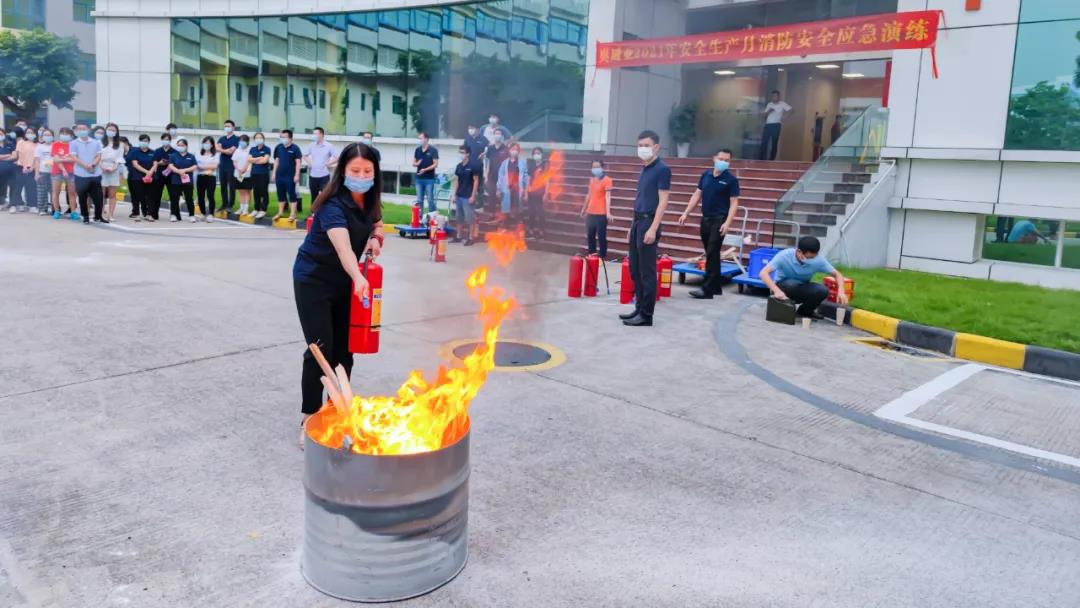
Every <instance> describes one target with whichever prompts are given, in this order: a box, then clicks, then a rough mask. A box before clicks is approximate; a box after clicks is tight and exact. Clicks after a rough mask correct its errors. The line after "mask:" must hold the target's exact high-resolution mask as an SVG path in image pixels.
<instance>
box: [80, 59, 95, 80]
mask: <svg viewBox="0 0 1080 608" xmlns="http://www.w3.org/2000/svg"><path fill="white" fill-rule="evenodd" d="M79 80H88V81H90V82H93V81H95V80H97V60H96V59H95V58H94V55H93V54H92V53H83V52H80V53H79Z"/></svg>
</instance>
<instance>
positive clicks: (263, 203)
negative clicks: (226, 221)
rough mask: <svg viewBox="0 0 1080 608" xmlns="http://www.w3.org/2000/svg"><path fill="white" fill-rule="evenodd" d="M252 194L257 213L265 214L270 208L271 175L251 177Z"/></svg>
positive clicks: (263, 174)
mask: <svg viewBox="0 0 1080 608" xmlns="http://www.w3.org/2000/svg"><path fill="white" fill-rule="evenodd" d="M251 193H252V196H253V197H254V198H255V211H263V212H265V211H266V210H267V209H269V208H270V174H268V173H262V174H254V175H252V176H251Z"/></svg>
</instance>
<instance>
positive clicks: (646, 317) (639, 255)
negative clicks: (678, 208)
mask: <svg viewBox="0 0 1080 608" xmlns="http://www.w3.org/2000/svg"><path fill="white" fill-rule="evenodd" d="M637 155H638V158H640V159H641V162H642V163H644V165H645V166H643V167H642V168H641V175H640V176H639V177H638V187H637V196H636V197H635V198H634V222H633V223H632V224H630V239H629V245H630V276H631V277H633V279H634V310H633V312H630V313H627V314H622V315H619V318H620V319H622V320H623V325H629V326H631V327H648V326H651V325H652V324H653V308H654V307H655V306H656V248H657V246H658V245H659V242H660V222H661V220H662V219H663V217H664V211H665V210H667V204H668V195H670V194H671V169H670V168H668V166H667V165H666V164H664V161H662V160H660V136H659V135H657V134H656V132H655V131H649V130H645V131H642V132H641V135H638V142H637Z"/></svg>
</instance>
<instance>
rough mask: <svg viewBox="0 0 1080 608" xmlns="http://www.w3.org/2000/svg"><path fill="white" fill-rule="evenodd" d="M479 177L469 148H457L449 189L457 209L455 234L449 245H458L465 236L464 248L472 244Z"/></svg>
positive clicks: (462, 146) (463, 146)
mask: <svg viewBox="0 0 1080 608" xmlns="http://www.w3.org/2000/svg"><path fill="white" fill-rule="evenodd" d="M479 186H480V176H479V175H477V174H476V171H474V170H473V164H472V159H470V158H469V148H468V147H467V146H465V145H464V144H462V145H461V146H460V147H458V164H457V166H456V167H454V179H453V182H452V183H451V185H450V187H451V189H452V191H453V193H454V204H455V205H456V207H457V224H458V226H457V232H456V233H455V234H454V238H453V239H451V240H450V242H451V243H460V242H461V235H463V234H464V235H465V246H466V247H469V246H470V245H472V244H473V224H474V221H475V218H476V213H475V212H474V211H473V205H474V204H475V203H476V193H477V192H478V191H479V190H480V188H479Z"/></svg>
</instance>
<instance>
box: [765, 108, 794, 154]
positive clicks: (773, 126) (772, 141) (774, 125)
mask: <svg viewBox="0 0 1080 608" xmlns="http://www.w3.org/2000/svg"><path fill="white" fill-rule="evenodd" d="M790 111H791V106H789V105H788V104H787V102H785V101H783V100H781V99H780V91H773V92H772V95H771V101H769V103H768V104H766V105H765V109H764V110H762V111H761V113H762V115H764V116H765V129H764V130H763V131H762V132H761V160H776V153H777V152H779V150H780V125H781V124H782V123H783V122H784V116H785V115H787V113H788V112H790Z"/></svg>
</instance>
